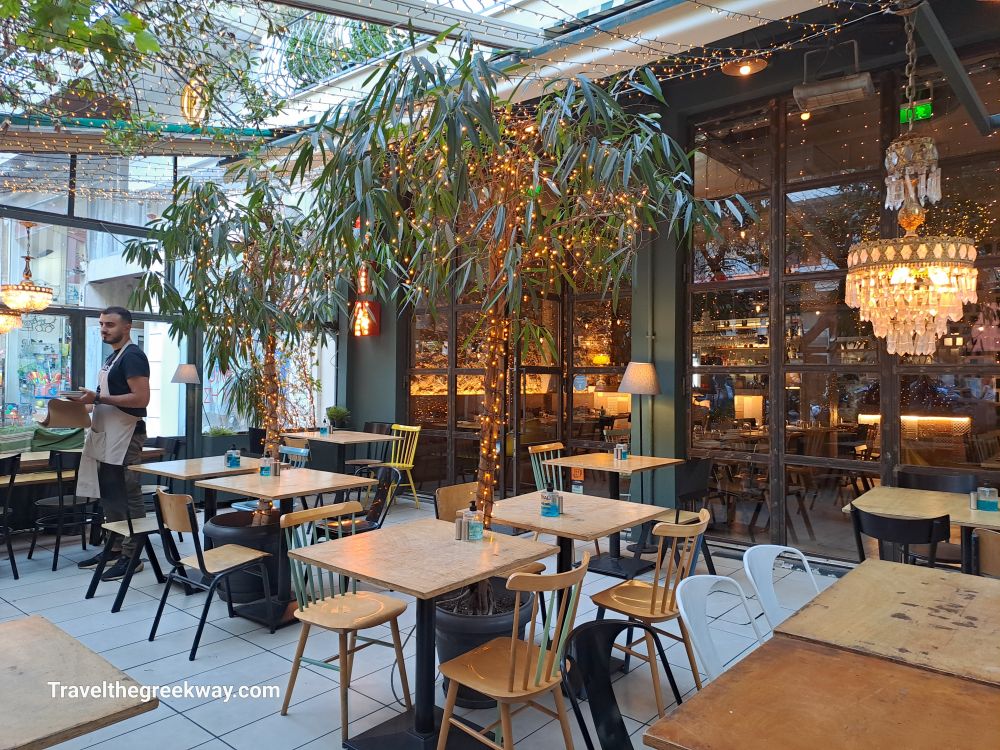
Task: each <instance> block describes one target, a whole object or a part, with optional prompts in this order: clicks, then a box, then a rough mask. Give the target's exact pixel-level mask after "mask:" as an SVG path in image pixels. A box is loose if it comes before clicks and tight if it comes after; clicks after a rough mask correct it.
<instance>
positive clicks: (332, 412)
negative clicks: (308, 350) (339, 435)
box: [326, 406, 351, 427]
mask: <svg viewBox="0 0 1000 750" xmlns="http://www.w3.org/2000/svg"><path fill="white" fill-rule="evenodd" d="M350 418H351V412H350V411H349V410H348V409H346V408H345V407H343V406H328V407H326V419H327V421H328V422H329V423H330V427H347V420H349V419H350Z"/></svg>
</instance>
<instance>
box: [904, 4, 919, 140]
mask: <svg viewBox="0 0 1000 750" xmlns="http://www.w3.org/2000/svg"><path fill="white" fill-rule="evenodd" d="M903 27H904V28H905V29H906V101H907V112H908V114H907V118H906V122H907V129H908V130H911V131H912V130H913V119H914V118H913V102H914V100H915V99H916V98H917V43H916V41H915V40H914V38H913V12H912V10H911V11H910V12H909V13H907V14H906V15H905V16H903Z"/></svg>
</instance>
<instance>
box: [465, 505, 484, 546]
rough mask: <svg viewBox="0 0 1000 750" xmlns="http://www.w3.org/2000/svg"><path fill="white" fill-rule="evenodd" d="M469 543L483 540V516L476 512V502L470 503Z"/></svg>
mask: <svg viewBox="0 0 1000 750" xmlns="http://www.w3.org/2000/svg"><path fill="white" fill-rule="evenodd" d="M467 518H468V519H469V541H470V542H480V541H482V539H483V514H482V513H480V512H479V511H478V510H476V502H475V501H474V500H473V501H472V502H471V503H469V513H468V516H467Z"/></svg>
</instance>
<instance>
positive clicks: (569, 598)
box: [507, 552, 590, 690]
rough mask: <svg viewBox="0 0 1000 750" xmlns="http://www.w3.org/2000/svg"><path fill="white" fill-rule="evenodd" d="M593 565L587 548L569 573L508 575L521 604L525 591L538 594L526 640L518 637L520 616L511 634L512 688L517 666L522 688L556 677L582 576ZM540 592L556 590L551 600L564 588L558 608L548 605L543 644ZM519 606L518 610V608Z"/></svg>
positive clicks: (509, 682) (515, 618) (509, 679)
mask: <svg viewBox="0 0 1000 750" xmlns="http://www.w3.org/2000/svg"><path fill="white" fill-rule="evenodd" d="M589 565H590V553H589V552H585V553H584V555H583V560H582V561H581V562H580V565H579V567H577V568H575V569H574V570H571V571H568V572H566V573H551V574H543V573H515V574H514V575H512V576H511V577H510V578H508V579H507V588H508V589H509V590H511V591H515V592H517V593H516V595H515V597H514V598H515V601H516V602H517V603H518V604H520V598H521V594H520V592H522V591H531V592H533V593H534V594H535V604H534V605H533V606H532V615H533V616H532V618H531V628H530V629H529V633H528V638H527V640H526V641H520V640H519V639H518V637H517V629H518V628H517V626H518V623H517V620H518V618H517V616H516V615H515V617H514V629H513V634H512V636H511V646H510V663H511V671H510V673H509V675H508V685H509V686H510V687H511V688H512V687H513V685H514V684H515V682H517V681H518V680H517V677H518V675H517V674H516V669H517V668H520V669H521V670H522V672H521V674H520V680H519V682H520V683H521V688H522V689H523V690H526V689H528V687H529V685H534V686H535V687H538V686H539V685H541V684H542V683H544V682H549V681H551V680H553V679H555V678H556V675H557V674H558V672H559V668H560V665H561V664H562V657H563V651H562V650H563V648H564V647H565V644H566V638H567V636H568V635H569V632H570V631H571V630H572V629H573V621H574V620H575V619H576V609H577V605H578V604H579V601H580V596H579V595H580V587H581V586H582V585H583V577H584V576H585V575H586V574H587V567H588V566H589ZM541 592H556V593H554V594H553V599H552V601H555V598H554V597H556V596H559V594H558V592H562V595H561V596H560V597H559V598H560V599H561V602H560V604H559V607H558V611H556V609H557V608H556V607H548V608H547V610H546V613H545V614H546V617H545V621H544V622H543V623H542V632H541V637H540V638H541V640H540V645H539V646H536V645H535V632H536V630H535V623H536V621H537V619H538V607H537V601H538V595H539V594H540V593H541ZM516 611H518V610H515V612H516ZM534 648H538V657H537V659H535V661H534V663H532V660H531V651H532V649H534ZM517 649H524V650H525V658H524V660H523V661H521V662H518V660H517V658H516V657H517Z"/></svg>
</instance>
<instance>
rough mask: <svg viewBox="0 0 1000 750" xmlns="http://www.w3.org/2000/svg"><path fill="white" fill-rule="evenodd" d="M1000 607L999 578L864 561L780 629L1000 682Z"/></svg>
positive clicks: (927, 666)
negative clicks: (996, 579)
mask: <svg viewBox="0 0 1000 750" xmlns="http://www.w3.org/2000/svg"><path fill="white" fill-rule="evenodd" d="M998 613H1000V581H995V580H992V579H990V578H980V577H978V576H971V575H964V574H961V573H955V572H953V571H949V570H936V569H934V568H925V567H922V566H918V565H902V564H900V563H893V562H883V561H882V560H866V561H865V562H863V563H862V564H861V565H859V566H858V567H857V568H855V569H854V570H852V571H851V572H850V573H848V574H847V575H845V576H844V577H843V578H841V579H840V580H839V581H837V583H835V584H834V585H833V586H831V587H830V588H828V589H827V590H826V591H824V592H823V593H822V594H820V595H819V596H817V597H816V598H815V599H813V600H812V601H811V602H810V603H809V604H807V605H806V606H805V607H803V608H802V609H801V610H799V612H798V613H796V614H794V615H792V616H791V617H790V618H788V619H787V620H785V622H784V623H782V624H781V625H779V626H778V627H777V628H776V629H775V630H776V632H778V633H783V634H785V635H788V636H792V637H794V638H801V639H805V640H809V641H815V642H818V643H825V644H829V645H831V646H836V647H837V648H841V649H846V650H848V651H856V652H858V653H862V654H869V655H872V656H878V657H880V658H883V659H890V660H892V661H897V662H902V663H904V664H909V665H912V666H915V667H920V668H922V669H928V670H933V671H935V672H943V673H945V674H950V675H954V676H956V677H961V678H964V679H966V680H975V681H977V682H984V683H988V684H990V685H996V686H1000V616H998ZM997 724H998V725H1000V714H998V718H997ZM996 747H1000V745H997V746H996Z"/></svg>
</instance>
